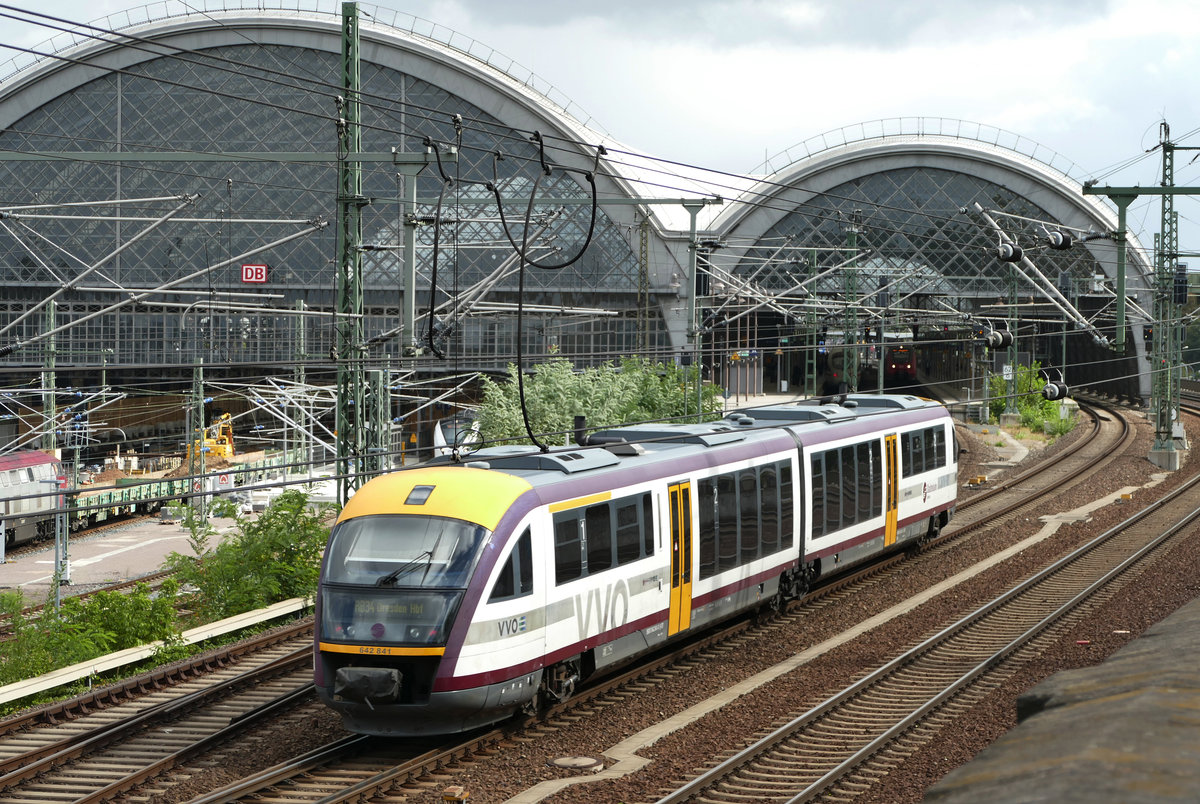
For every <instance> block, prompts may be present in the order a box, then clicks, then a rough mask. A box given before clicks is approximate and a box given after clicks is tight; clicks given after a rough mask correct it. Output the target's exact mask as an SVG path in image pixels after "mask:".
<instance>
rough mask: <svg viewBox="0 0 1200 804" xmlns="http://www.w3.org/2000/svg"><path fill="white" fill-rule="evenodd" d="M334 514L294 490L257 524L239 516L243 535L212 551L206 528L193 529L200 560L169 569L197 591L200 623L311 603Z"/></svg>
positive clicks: (194, 601)
mask: <svg viewBox="0 0 1200 804" xmlns="http://www.w3.org/2000/svg"><path fill="white" fill-rule="evenodd" d="M333 510H334V507H333V506H332V505H330V504H328V503H326V504H321V505H316V506H314V505H312V504H311V503H310V501H309V496H308V495H307V494H305V493H304V492H301V491H298V490H295V489H289V490H287V491H285V492H283V493H282V494H280V495H279V496H278V497H277V498H276V499H275V501H274V502H272V503H271V505H270V506H268V507H267V509H266V510H265V511H263V513H262V514H261V515H260V516H259V517H258V518H257V519H255V520H252V521H251V520H246V519H243V518H242V517H241V516H238V515H237V514H236V513H235V514H234V521H235V523H236V527H237V530H238V532H237V533H236V534H235V535H233V536H231V537H229V538H227V539H225V541H223V542H221V543H219V544H217V545H216V547H209V541H210V540H211V535H212V534H211V529H210V528H209V526H208V525H207V523H205V524H204V525H197V526H195V527H193V536H192V540H191V543H192V548H193V550H194V551H195V553H196V554H195V555H191V556H186V555H182V554H180V553H172V554H171V555H169V556H168V557H167V561H166V566H167V567H168V568H169V569H171V570H173V571H174V572H175V573H176V576H177V577H178V578H179V580H180V581H181V582H182V583H183V584H184V585H185V587H191V589H193V590H194V594H193V595H192V598H191V605H192V607H193V610H194V614H195V617H196V618H197V619H198V620H199V621H201V622H209V621H212V620H219V619H222V618H224V617H232V616H233V615H235V614H241V613H242V612H246V611H252V610H254V609H259V608H264V607H266V606H269V605H271V604H272V603H277V602H279V601H280V600H287V599H289V598H293V597H311V596H313V595H314V594H315V593H316V589H317V576H318V574H319V573H320V569H321V553H322V551H323V550H324V549H325V542H326V540H327V539H328V538H329V526H328V525H327V524H326V521H327V520H328V518H329V515H330V514H331V513H332V511H333Z"/></svg>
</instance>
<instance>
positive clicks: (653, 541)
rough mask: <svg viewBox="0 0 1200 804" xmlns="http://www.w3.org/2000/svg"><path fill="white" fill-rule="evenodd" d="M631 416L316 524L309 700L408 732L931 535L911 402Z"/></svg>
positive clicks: (514, 703)
mask: <svg viewBox="0 0 1200 804" xmlns="http://www.w3.org/2000/svg"><path fill="white" fill-rule="evenodd" d="M858 404H859V401H858V400H855V399H850V400H845V401H844V404H836V405H835V404H821V403H817V402H814V403H811V404H806V405H789V406H778V407H775V408H770V409H759V410H756V411H748V412H746V413H744V414H739V415H737V416H735V417H733V418H731V419H729V420H727V421H721V422H713V423H709V424H693V425H644V426H633V427H624V428H617V429H613V430H609V431H604V432H600V433H595V434H593V435H592V437H591V439H590V440H589V442H588V445H587V446H585V447H581V448H569V449H564V450H559V451H553V452H550V453H547V454H541V453H536V452H533V451H532V450H531V449H529V448H521V447H505V448H492V449H484V450H481V451H479V452H477V453H475V454H473V455H472V456H471V460H470V462H468V463H466V464H459V463H456V462H454V461H453V460H450V459H446V460H441V461H434V462H433V463H432V464H430V465H427V466H425V467H421V468H418V469H413V470H408V471H404V472H397V473H393V474H391V475H388V476H385V477H381V478H377V479H375V480H372V481H371V482H369V483H368V484H366V485H365V486H363V488H362V489H360V490H359V491H358V493H357V494H356V495H355V496H354V497H353V498H352V499H351V500H350V501H349V502H348V503H347V505H346V507H345V508H344V509H343V511H342V513H341V515H340V517H339V519H338V522H337V524H336V525H335V527H334V530H333V533H332V534H331V537H330V543H329V547H328V549H327V551H326V558H325V564H324V566H323V568H322V577H321V583H320V591H319V594H318V606H317V637H316V646H315V648H316V655H315V665H316V669H315V681H316V686H317V690H318V694H319V696H320V697H321V699H322V700H323V701H324V702H325V703H326V704H327V705H329V706H331V707H333V708H334V709H336V710H337V711H339V712H340V713H341V714H342V716H343V719H344V721H345V724H346V725H347V727H348V728H350V729H351V730H353V731H359V732H365V733H375V734H389V735H415V734H426V733H432V732H454V731H461V730H464V729H468V728H473V727H475V726H481V725H485V724H488V723H493V722H496V721H498V720H501V719H503V718H505V717H508V716H509V715H511V714H512V713H514V712H517V711H519V710H531V709H535V708H537V707H539V706H541V705H543V704H545V703H549V702H553V701H555V700H563V699H566V698H568V697H570V695H571V694H572V693H573V691H574V689H575V688H576V686H577V685H578V684H579V683H580V682H582V681H584V680H586V679H587V678H588V677H589V676H591V675H594V674H596V673H599V672H602V671H604V670H607V669H609V668H613V667H616V666H618V665H621V664H623V663H625V662H628V661H629V660H631V659H633V658H635V657H637V656H639V655H641V654H644V653H646V652H647V651H649V650H651V649H653V648H655V647H658V646H661V645H664V644H666V643H668V642H670V641H671V640H674V639H677V638H680V637H682V636H684V635H686V634H688V633H690V632H693V631H695V630H697V629H700V628H704V627H707V626H709V625H712V624H715V623H718V622H720V621H722V620H724V619H727V618H729V617H731V616H734V615H736V614H738V613H739V612H743V611H747V610H751V609H755V608H759V607H763V606H767V605H774V606H779V605H780V604H781V603H782V602H783V601H785V600H787V599H788V598H790V597H794V596H795V595H797V594H800V593H802V592H803V590H804V589H805V588H806V586H807V584H808V583H809V581H811V579H812V578H813V577H815V576H816V575H817V574H822V573H828V572H830V571H833V570H835V569H837V568H839V567H842V566H847V565H849V564H852V563H856V562H858V561H865V560H867V559H869V558H870V557H872V556H874V555H877V554H879V553H880V552H884V551H887V550H894V549H898V548H899V547H900V546H903V545H904V544H905V543H907V542H911V541H914V540H918V539H920V538H923V537H924V536H925V535H928V533H929V532H930V531H931V530H934V529H936V526H937V524H938V523H941V522H944V521H945V520H947V519H948V518H949V516H950V514H951V513H952V512H953V506H954V496H955V488H954V485H953V478H954V459H955V451H954V450H953V449H952V441H953V427H952V425H951V424H950V420H949V417H948V416H947V414H946V412H945V409H944V408H942V407H941V406H939V405H936V404H934V403H929V402H925V401H922V400H918V399H916V398H915V397H870V398H863V399H861V407H859V406H858Z"/></svg>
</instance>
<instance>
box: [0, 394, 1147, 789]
mask: <svg viewBox="0 0 1200 804" xmlns="http://www.w3.org/2000/svg"><path fill="white" fill-rule="evenodd" d="M1116 418H1117V419H1119V418H1120V417H1116ZM1098 421H1102V418H1101V419H1098ZM1092 430H1093V432H1092V433H1091V434H1090V435H1089V437H1088V438H1086V439H1080V440H1079V442H1080V443H1079V444H1078V445H1077V447H1076V448H1075V449H1074V450H1073V451H1072V452H1071V453H1070V454H1064V455H1061V456H1058V458H1059V460H1072V457H1071V456H1072V455H1074V456H1078V457H1075V458H1074V460H1079V461H1083V462H1087V461H1091V460H1093V459H1094V458H1095V455H1094V454H1092V455H1090V456H1089V450H1090V451H1092V452H1093V453H1095V452H1099V453H1104V454H1112V453H1114V452H1118V451H1119V450H1118V449H1116V448H1114V446H1113V443H1114V442H1113V439H1114V438H1116V436H1114V435H1113V433H1112V432H1111V431H1108V432H1107V433H1106V434H1105V435H1102V433H1105V431H1106V428H1104V427H1102V426H1100V425H1097V426H1096V427H1093V428H1092ZM1124 437H1126V436H1125V435H1124V434H1122V435H1121V436H1120V438H1124ZM1088 445H1091V446H1088ZM1071 473H1072V472H1063V473H1061V474H1062V475H1063V477H1064V478H1067V477H1068V476H1069V475H1070V474H1071ZM1030 477H1031V475H1030V474H1029V473H1022V474H1021V475H1016V476H1014V477H1013V478H1011V479H1010V480H1008V481H1006V483H1005V487H1014V486H1019V485H1020V484H1022V483H1028V482H1031V480H1030ZM1063 482H1069V480H1064V481H1063ZM975 499H977V500H979V501H972V500H967V501H964V503H963V504H962V505H961V506H960V514H961V512H962V511H964V510H970V509H971V508H972V507H974V506H982V505H984V504H985V503H984V501H986V500H987V499H989V496H985V495H977V497H976V498H975ZM1026 503H1027V504H1028V500H1027V501H1026ZM959 530H960V529H956V530H954V531H948V532H947V533H946V534H945V535H943V537H942V538H941V539H940V540H939V541H938V542H936V543H934V544H932V545H930V546H929V547H928V548H926V549H927V550H936V549H938V545H939V544H944V543H948V542H949V541H951V540H952V539H953V538H956V537H957V534H958V533H959ZM897 560H898V559H897ZM887 571H888V570H887V569H886V568H885V569H872V570H870V571H869V572H866V573H862V574H856V575H855V576H854V577H846V578H843V579H839V581H838V583H837V584H836V585H831V586H829V587H827V588H826V589H823V590H819V591H818V592H817V594H816V595H814V598H813V600H816V599H817V598H819V597H820V596H821V595H825V596H831V597H832V598H833V599H836V598H838V597H841V596H843V595H850V594H853V593H854V590H855V588H856V586H855V584H864V583H866V584H869V583H872V581H871V580H870V577H871V576H872V575H878V574H879V573H880V572H887ZM820 605H823V604H822V603H820V602H812V601H806V605H805V606H804V607H803V608H801V610H799V611H796V612H793V613H792V614H790V615H787V616H786V617H785V618H783V621H784V622H786V621H789V620H793V621H794V620H795V619H797V618H803V617H805V616H808V615H809V613H810V612H811V607H812V606H820ZM779 625H780V621H775V622H772V623H767V624H762V625H759V626H755V625H753V624H739V625H735V626H733V627H731V628H727V629H724V630H723V631H722V632H721V633H719V634H714V635H710V636H709V637H708V638H707V639H706V640H704V641H703V642H701V643H699V644H695V645H692V646H690V647H689V648H688V649H686V651H687V652H686V655H685V654H673V655H670V656H665V657H662V658H660V659H659V660H658V661H657V663H655V664H652V665H650V666H647V667H642V668H638V669H637V670H634V671H631V672H630V673H627V674H625V675H624V676H621V677H618V678H615V679H611V680H609V682H608V683H606V684H604V685H602V686H600V687H598V688H596V689H594V690H591V691H588V692H584V693H581V694H579V695H577V696H576V698H574V699H572V701H570V702H568V704H566V705H564V706H563V707H559V708H556V709H555V710H551V711H550V712H549V713H548V715H547V720H546V721H545V722H544V723H542V724H540V725H530V726H529V730H528V731H527V732H526V733H527V734H528V735H530V736H529V739H533V738H535V737H536V736H537V735H538V734H540V733H542V732H544V731H554V730H555V729H558V728H560V727H561V726H563V725H564V724H569V723H570V722H572V721H575V720H579V719H580V718H581V717H584V716H585V714H586V712H587V711H588V710H589V709H596V708H604V707H607V706H612V705H617V704H619V703H620V702H622V701H625V700H628V699H629V698H630V696H634V695H638V694H643V693H644V692H645V691H646V690H647V689H651V688H653V687H654V686H655V685H657V684H659V683H662V682H665V681H668V680H670V679H672V678H675V677H677V676H679V675H680V674H681V673H684V672H686V671H687V669H688V668H689V667H691V666H695V665H697V664H699V663H704V662H708V661H711V660H713V659H714V658H715V657H718V656H720V655H722V654H724V653H727V652H729V651H736V650H738V647H739V646H740V645H743V644H746V643H747V642H748V641H751V640H755V639H762V638H764V636H763V634H769V633H770V632H771V631H772V630H774V629H775V628H777V627H779ZM766 638H769V637H766ZM309 667H311V665H309ZM291 706H292V707H293V710H295V706H296V704H295V703H293V704H291ZM300 711H302V710H300ZM220 717H225V716H224V715H221V716H220ZM209 719H211V717H210V718H209ZM226 719H228V718H226ZM511 736H512V732H511V729H508V730H505V729H497V730H493V731H492V732H488V733H486V734H483V735H480V736H478V737H476V738H475V739H473V740H470V741H465V742H463V741H457V740H449V741H446V742H445V743H444V744H440V745H435V746H430V745H429V744H428V742H426V743H425V744H424V745H422V746H405V745H402V744H398V743H397V741H380V740H372V739H366V738H352V739H347V740H337V741H335V742H334V743H333V744H331V745H329V746H327V747H326V748H323V749H321V750H318V751H315V752H312V753H311V754H307V755H305V756H304V757H300V758H298V759H295V760H293V761H290V762H287V763H284V764H283V765H281V766H277V767H275V768H271V769H269V771H268V772H266V773H263V774H261V775H257V776H254V777H251V778H249V779H247V780H245V781H243V782H241V783H240V784H238V785H236V786H235V787H233V788H228V789H222V790H219V791H215V792H213V793H211V794H210V795H207V796H206V797H204V798H203V799H198V800H203V801H236V800H262V797H263V796H264V795H265V796H268V797H269V796H270V795H272V793H271V791H272V790H277V791H285V792H286V797H287V798H288V800H296V801H305V800H311V801H318V800H321V801H329V802H333V801H350V800H364V797H365V796H368V795H386V794H387V792H388V791H394V790H397V789H406V788H407V789H411V788H412V787H413V786H417V785H422V784H424V785H428V784H431V783H433V784H436V780H437V779H439V778H442V777H441V776H440V773H441V772H442V771H443V770H444V769H445V768H446V767H447V766H452V765H454V764H455V763H458V762H461V761H465V760H467V759H468V758H472V757H475V758H479V757H483V756H487V755H488V754H490V753H493V752H495V751H496V750H497V748H496V747H497V746H498V745H500V744H501V743H502V742H503V741H504V740H507V739H509V738H511ZM197 739H208V737H207V736H199V737H198V738H197ZM222 739H224V740H234V742H232V743H229V744H228V745H226V746H225V747H224V748H220V747H215V748H213V749H212V750H208V751H206V750H205V748H204V747H203V746H204V745H208V746H212V745H213V743H214V742H216V741H217V740H222ZM240 739H241V738H238V737H237V736H236V735H235V734H234V733H224V734H222V735H221V736H219V737H212V738H211V739H209V741H208V742H207V743H204V744H203V745H201V746H200V747H195V746H193V747H190V748H182V747H178V746H176V747H174V750H172V751H171V752H169V753H168V755H167V757H168V758H167V759H165V760H163V762H162V764H161V765H160V768H159V770H158V771H157V772H158V773H159V774H160V775H158V776H153V775H152V776H149V777H147V778H146V779H144V780H142V781H137V780H135V779H134V776H133V774H132V773H131V774H130V775H129V776H128V777H127V778H126V779H125V780H124V781H122V782H119V783H118V782H109V784H107V785H105V786H103V787H101V788H99V791H100V792H99V793H87V794H86V796H94V795H99V796H100V797H99V798H90V797H84V796H82V795H81V797H80V798H77V799H76V798H72V799H68V800H89V801H90V800H102V798H103V797H104V796H108V795H114V794H115V793H114V792H113V791H114V790H116V789H117V788H116V787H113V785H118V786H120V787H121V789H128V788H133V789H131V790H130V792H128V793H127V794H126V796H125V798H126V799H127V800H131V801H132V800H146V801H153V800H155V798H156V796H158V795H160V794H162V793H163V792H164V791H165V790H169V789H170V788H171V786H172V785H173V784H175V783H176V782H175V780H176V779H187V778H188V777H189V776H190V775H192V774H193V773H195V769H196V768H203V767H205V766H211V765H212V764H213V763H214V762H219V757H220V755H221V754H222V753H223V752H228V751H231V750H232V751H237V750H239V749H238V748H237V747H236V746H238V745H242V744H243V743H241V742H240ZM6 742H7V740H6ZM431 748H432V750H430V749H431ZM214 757H216V758H217V759H214ZM0 758H2V756H0ZM161 759H162V758H160V760H161ZM160 760H156V762H157V761H160ZM28 761H29V760H25V762H28ZM72 762H74V761H72ZM18 764H21V763H18ZM140 764H142V765H145V764H148V761H146V760H144V759H143V761H141V763H140ZM171 766H175V770H174V771H171V772H169V773H168V772H167V771H168V770H169V768H170V767H171ZM80 767H83V766H82V765H80ZM81 772H82V773H83V774H84V775H86V771H81ZM431 780H434V781H431ZM0 783H4V782H3V780H2V779H0ZM14 789H15V788H14ZM104 791H107V792H104ZM28 792H30V791H28V790H26V791H24V792H23V793H22V795H24V794H25V793H28ZM280 794H281V795H282V794H283V793H280ZM34 795H35V796H36V792H35V793H34ZM7 796H8V791H7V790H5V791H4V792H3V793H2V794H0V802H2V801H6V800H17V799H9V798H7ZM20 800H23V801H24V800H31V801H38V800H47V801H48V800H63V799H61V798H53V799H52V798H49V797H47V798H42V799H39V798H36V797H34V798H25V797H23V798H21V799H20Z"/></svg>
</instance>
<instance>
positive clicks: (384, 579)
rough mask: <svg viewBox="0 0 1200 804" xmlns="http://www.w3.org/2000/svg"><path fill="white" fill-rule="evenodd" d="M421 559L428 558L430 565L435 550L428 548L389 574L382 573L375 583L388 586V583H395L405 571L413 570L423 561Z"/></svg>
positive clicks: (427, 562) (427, 563)
mask: <svg viewBox="0 0 1200 804" xmlns="http://www.w3.org/2000/svg"><path fill="white" fill-rule="evenodd" d="M421 559H427V561H426V566H428V565H429V564H432V563H433V551H432V550H426V551H425V552H423V553H421V554H420V555H418V556H417V557H416V558H414V559H412V560H410V561H406V562H404V563H403V564H401V565H400V566H398V567H396V568H395V569H394V570H392V571H391V572H389V573H388V574H387V575H381V576H380V578H379V580H377V581H376V582H375V585H376V586H387V585H388V584H395V583H396V579H397V578H399V577H400V576H401V575H403V574H404V573H406V572H408V571H409V570H411V569H412V568H413V567H415V566H417V564H419V563H420V562H421Z"/></svg>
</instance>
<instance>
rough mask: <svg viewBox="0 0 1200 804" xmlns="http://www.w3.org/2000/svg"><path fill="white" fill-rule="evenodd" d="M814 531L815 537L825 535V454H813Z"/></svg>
mask: <svg viewBox="0 0 1200 804" xmlns="http://www.w3.org/2000/svg"><path fill="white" fill-rule="evenodd" d="M812 475H813V480H812V506H813V513H812V531H813V538H817V537H818V536H824V535H825V455H824V453H818V454H816V455H814V456H812Z"/></svg>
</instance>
